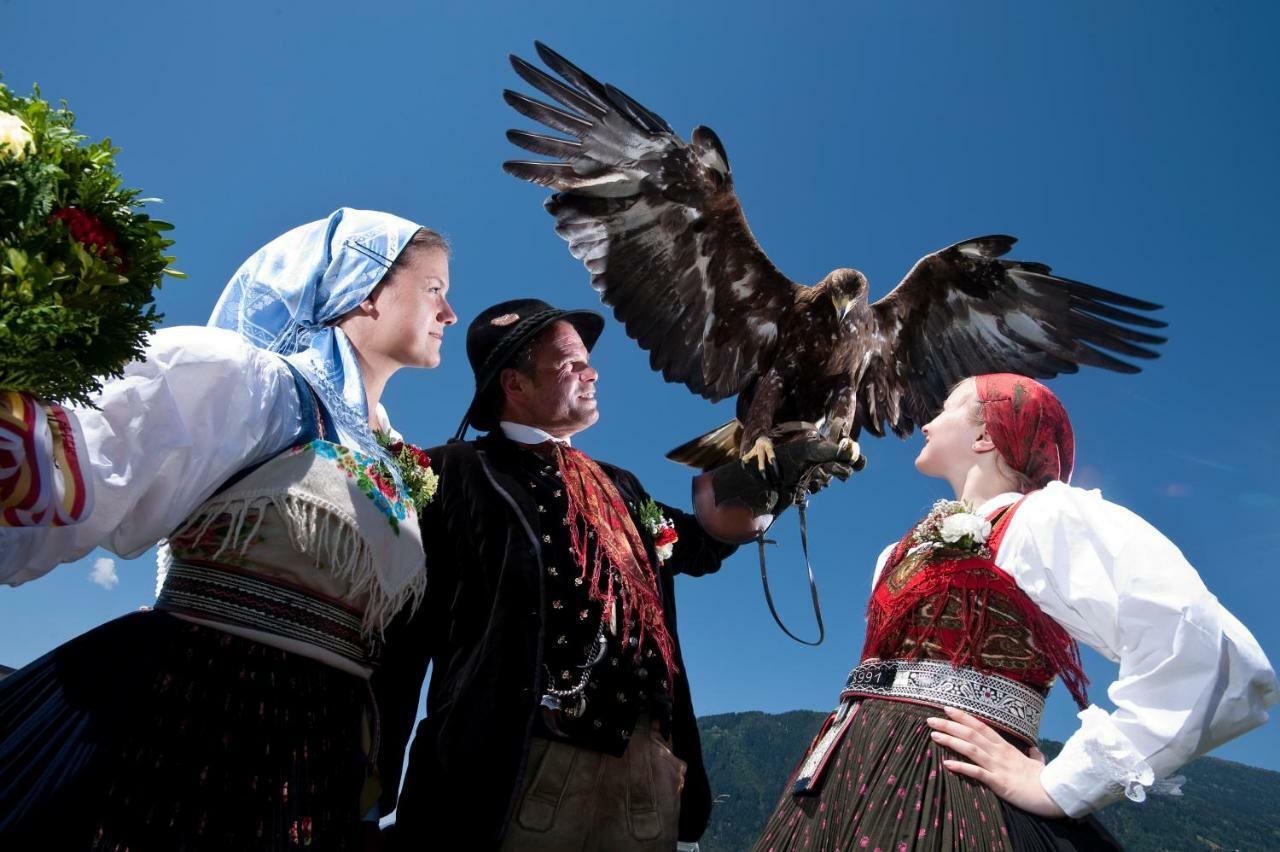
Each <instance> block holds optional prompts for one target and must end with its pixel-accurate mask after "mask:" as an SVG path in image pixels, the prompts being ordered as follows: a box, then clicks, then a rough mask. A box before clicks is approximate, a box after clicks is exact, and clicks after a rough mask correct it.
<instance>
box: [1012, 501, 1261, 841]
mask: <svg viewBox="0 0 1280 852" xmlns="http://www.w3.org/2000/svg"><path fill="white" fill-rule="evenodd" d="M996 561H997V564H998V565H1000V567H1001V568H1002V569H1004V570H1005V571H1007V572H1008V573H1010V574H1011V575H1012V576H1013V577H1014V579H1015V580H1016V581H1017V582H1018V585H1019V586H1020V587H1021V588H1022V589H1023V590H1024V591H1026V592H1027V594H1028V595H1029V596H1030V597H1031V598H1032V600H1034V601H1035V602H1036V604H1038V605H1039V606H1040V608H1041V609H1042V610H1044V612H1045V613H1046V614H1048V615H1049V616H1050V617H1052V618H1053V619H1054V620H1056V621H1058V622H1059V623H1060V624H1062V626H1063V627H1064V628H1066V630H1067V631H1068V632H1069V633H1070V634H1071V635H1072V636H1073V637H1075V638H1076V639H1077V640H1079V641H1080V642H1082V643H1085V644H1087V645H1089V646H1090V647H1092V648H1094V649H1095V650H1097V651H1098V652H1099V653H1101V654H1102V655H1103V656H1105V657H1107V658H1108V659H1110V660H1112V661H1113V662H1117V663H1119V675H1118V677H1117V679H1116V681H1115V682H1114V683H1112V684H1111V686H1110V687H1109V688H1108V689H1107V695H1108V696H1109V697H1110V699H1111V701H1112V702H1113V703H1114V704H1115V706H1116V710H1115V712H1113V713H1110V714H1108V713H1106V712H1105V711H1103V710H1102V709H1101V708H1099V707H1097V706H1090V707H1089V708H1087V709H1085V710H1084V711H1082V712H1081V713H1080V721H1081V723H1082V724H1081V726H1080V728H1079V729H1078V730H1077V731H1076V732H1075V734H1073V735H1072V736H1071V738H1070V739H1068V740H1067V742H1066V744H1065V745H1064V747H1063V749H1062V752H1061V753H1060V754H1059V755H1058V756H1057V757H1056V758H1054V759H1053V760H1052V761H1050V762H1049V763H1048V764H1047V765H1046V766H1045V768H1044V770H1043V771H1042V773H1041V776H1040V780H1041V783H1042V784H1043V786H1044V788H1045V791H1046V792H1048V794H1049V795H1050V797H1052V798H1053V800H1054V801H1055V802H1057V803H1058V805H1059V807H1061V808H1062V809H1063V810H1064V811H1066V813H1067V814H1068V815H1070V816H1073V817H1079V816H1082V815H1084V814H1086V813H1089V812H1090V811H1093V810H1096V809H1098V808H1100V807H1102V806H1104V805H1106V804H1108V803H1110V802H1112V801H1114V800H1116V799H1118V798H1120V797H1121V796H1124V795H1127V796H1128V797H1129V798H1130V799H1133V800H1135V801H1142V800H1143V799H1144V798H1145V795H1146V789H1147V788H1148V787H1150V786H1152V785H1153V784H1155V783H1158V782H1160V781H1161V780H1162V779H1166V778H1168V777H1169V776H1170V775H1171V774H1172V773H1173V772H1174V771H1175V770H1177V768H1178V767H1180V766H1182V765H1183V764H1184V763H1186V762H1187V761H1189V760H1191V759H1193V758H1195V757H1197V756H1199V755H1202V754H1204V753H1206V752H1208V751H1210V750H1211V749H1213V748H1215V747H1216V746H1218V745H1221V744H1222V743H1224V742H1226V741H1227V740H1230V739H1232V738H1234V737H1237V736H1239V735H1240V734H1243V733H1244V732H1246V731H1248V730H1250V729H1252V728H1255V727H1257V726H1259V725H1261V724H1262V723H1264V722H1265V721H1266V720H1267V707H1269V706H1270V705H1272V704H1275V703H1277V701H1280V687H1278V685H1277V681H1276V675H1275V672H1274V670H1273V669H1272V667H1271V664H1270V663H1269V662H1268V661H1267V658H1266V656H1265V655H1264V654H1263V652H1262V649H1261V648H1260V647H1259V646H1258V643H1257V641H1256V640H1255V639H1254V638H1253V636H1252V635H1251V634H1250V633H1249V631H1248V630H1247V629H1246V628H1245V627H1244V625H1243V624H1241V623H1240V622H1239V621H1238V620H1237V619H1236V618H1235V617H1234V616H1233V615H1232V614H1231V613H1229V612H1228V611H1227V610H1226V609H1225V608H1224V607H1223V606H1222V605H1221V604H1220V603H1219V602H1218V599H1217V598H1216V597H1214V596H1213V595H1212V594H1211V593H1210V592H1209V590H1208V589H1207V588H1205V585H1204V583H1203V582H1202V581H1201V579H1200V576H1199V575H1198V574H1197V573H1196V571H1195V569H1194V568H1192V567H1191V565H1190V564H1188V562H1187V560H1186V559H1185V558H1184V557H1183V555H1182V553H1181V552H1180V551H1179V550H1178V548H1177V547H1176V546H1174V544H1173V543H1172V542H1171V541H1169V540H1168V539H1167V538H1165V537H1164V536H1163V535H1161V534H1160V532H1159V531H1157V530H1156V529H1155V528H1154V527H1152V526H1151V525H1150V524H1148V523H1147V522H1146V521H1144V520H1143V519H1142V518H1140V517H1138V516H1137V515H1135V514H1133V513H1132V512H1130V511H1128V510H1127V509H1125V508H1123V507H1121V506H1118V505H1116V504H1114V503H1109V502H1107V501H1106V500H1104V499H1102V496H1101V494H1099V493H1098V492H1097V491H1085V490H1083V489H1079V488H1072V487H1070V486H1067V485H1064V484H1062V483H1053V484H1051V485H1050V486H1048V487H1047V488H1045V489H1043V490H1042V491H1039V492H1036V493H1034V494H1032V495H1031V496H1029V497H1028V498H1027V499H1026V501H1025V502H1024V503H1023V505H1022V506H1021V507H1020V508H1019V509H1018V511H1017V514H1016V515H1015V516H1014V518H1013V520H1012V521H1011V522H1010V524H1009V529H1008V532H1007V533H1006V536H1005V539H1004V541H1003V542H1002V544H1001V545H1000V548H999V552H998V554H997V559H996Z"/></svg>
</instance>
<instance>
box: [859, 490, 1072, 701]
mask: <svg viewBox="0 0 1280 852" xmlns="http://www.w3.org/2000/svg"><path fill="white" fill-rule="evenodd" d="M1016 508H1017V507H1016V506H1013V507H1005V508H1002V509H999V510H997V511H996V512H994V513H993V514H992V515H991V516H990V518H989V520H990V521H991V522H992V533H991V538H990V540H989V542H988V544H987V548H986V550H985V551H984V552H982V553H972V552H964V551H960V550H951V549H948V548H946V547H945V546H937V545H933V544H917V543H916V542H915V541H914V532H915V528H914V527H913V528H912V531H911V532H909V533H907V535H906V536H904V537H903V539H902V540H901V541H900V542H899V543H898V545H897V547H895V548H894V550H893V552H892V554H891V555H890V557H889V559H888V561H887V562H886V563H885V566H884V570H883V571H882V572H881V574H880V577H879V579H878V581H877V583H876V585H875V589H874V590H873V592H872V595H871V600H870V603H869V604H868V609H867V638H866V641H865V642H864V644H863V652H862V660H863V662H866V661H868V660H873V659H881V660H888V659H929V660H941V661H944V662H948V663H950V664H952V665H955V666H967V667H970V668H974V669H977V670H978V671H983V672H991V673H995V674H999V675H1002V676H1004V677H1007V678H1010V679H1011V680H1016V681H1018V682H1020V683H1024V684H1026V685H1028V686H1031V687H1033V688H1035V689H1037V690H1039V691H1041V692H1042V693H1043V692H1047V691H1048V689H1049V687H1050V685H1052V683H1053V681H1054V679H1055V678H1056V677H1062V679H1063V682H1064V683H1065V684H1066V686H1067V688H1068V689H1069V690H1070V691H1071V694H1072V697H1073V698H1075V700H1076V702H1077V704H1079V705H1080V706H1081V707H1086V706H1088V698H1087V696H1086V694H1085V686H1086V684H1087V682H1088V681H1087V679H1086V678H1085V676H1084V671H1083V668H1082V666H1081V663H1080V652H1079V647H1078V646H1077V645H1076V643H1075V641H1074V640H1073V639H1072V638H1071V637H1070V636H1069V635H1068V634H1067V633H1066V631H1065V630H1063V629H1062V627H1060V626H1059V625H1058V624H1057V623H1056V622H1054V621H1053V620H1052V619H1051V618H1049V617H1048V616H1046V615H1045V614H1044V613H1043V612H1041V610H1040V608H1039V607H1037V606H1036V605H1035V603H1034V602H1032V601H1031V599H1030V598H1028V597H1027V594H1026V593H1025V592H1023V591H1022V590H1021V589H1020V588H1018V585H1017V583H1016V582H1014V580H1013V578H1012V577H1010V576H1009V575H1008V574H1006V573H1005V572H1004V571H1002V570H1001V569H1000V568H999V567H997V566H996V563H995V554H996V553H997V552H998V549H999V546H1000V541H1001V539H1002V538H1003V536H1004V532H1005V530H1007V528H1008V525H1009V522H1010V521H1011V520H1012V518H1013V515H1014V512H1015V511H1016Z"/></svg>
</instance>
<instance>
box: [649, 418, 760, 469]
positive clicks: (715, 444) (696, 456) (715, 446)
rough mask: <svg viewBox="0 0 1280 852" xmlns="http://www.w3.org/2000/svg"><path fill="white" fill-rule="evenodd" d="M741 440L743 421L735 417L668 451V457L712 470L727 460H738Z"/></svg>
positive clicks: (681, 462) (691, 465)
mask: <svg viewBox="0 0 1280 852" xmlns="http://www.w3.org/2000/svg"><path fill="white" fill-rule="evenodd" d="M741 441H742V421H740V420H737V419H734V420H730V421H729V422H728V423H725V424H724V425H722V426H718V427H716V428H715V429H712V430H711V431H710V432H708V433H706V434H705V435H700V436H698V437H697V438H694V439H693V440H692V441H688V442H687V443H684V444H681V445H680V446H678V447H676V448H675V449H674V450H672V451H671V452H669V453H667V458H669V459H671V460H672V461H673V462H679V463H680V464H686V465H689V466H690V467H696V468H698V469H700V470H712V469H714V468H717V467H720V465H722V464H726V463H727V462H731V461H738V458H739V457H738V446H739V444H740V443H741Z"/></svg>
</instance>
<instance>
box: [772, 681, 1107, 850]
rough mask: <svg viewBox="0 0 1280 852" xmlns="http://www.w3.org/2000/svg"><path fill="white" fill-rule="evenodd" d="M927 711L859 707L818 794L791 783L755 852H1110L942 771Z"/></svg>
mask: <svg viewBox="0 0 1280 852" xmlns="http://www.w3.org/2000/svg"><path fill="white" fill-rule="evenodd" d="M940 715H942V713H941V711H940V710H938V709H936V708H933V707H925V706H921V705H917V704H908V703H905V702H899V701H884V700H865V701H863V702H862V703H861V704H860V705H859V706H858V707H857V709H856V711H855V716H854V718H853V721H852V722H851V723H850V726H849V729H848V730H847V731H846V732H845V734H844V739H843V740H842V741H841V743H840V744H839V746H837V749H836V752H835V754H834V755H832V756H831V758H830V760H829V762H828V764H827V767H826V773H825V775H824V776H823V780H822V785H821V787H820V788H819V789H818V791H817V793H816V794H814V795H810V796H801V797H796V796H793V795H792V794H791V781H792V780H794V779H791V780H789V781H788V783H787V787H786V789H785V790H784V791H783V794H782V798H781V799H780V800H779V802H778V805H777V807H776V808H775V809H774V812H773V815H772V816H771V817H770V818H769V822H768V824H767V825H766V826H765V830H764V834H763V835H762V836H761V838H760V840H759V841H757V842H756V845H755V849H756V850H757V852H794V851H795V850H805V851H806V852H809V850H814V852H816V850H823V852H834V851H835V850H861V849H867V850H880V852H908V850H966V852H977V850H1014V852H1024V850H1026V852H1041V850H1077V849H1078V850H1118V849H1120V848H1121V847H1120V846H1119V844H1117V843H1116V841H1115V840H1114V839H1113V838H1112V837H1111V836H1110V834H1109V833H1108V832H1107V831H1106V829H1104V828H1103V827H1102V826H1101V825H1100V824H1099V823H1098V822H1097V820H1094V819H1092V818H1089V819H1084V820H1072V819H1058V820H1049V819H1044V818H1041V817H1037V816H1034V815H1032V814H1029V813H1027V812H1026V811H1022V810H1019V809H1018V808H1015V807H1012V806H1010V805H1007V804H1006V803H1004V802H1003V801H1001V799H1000V798H999V797H998V796H996V795H995V793H993V792H992V791H991V790H990V789H989V788H988V787H986V786H985V785H983V784H979V783H978V782H976V781H973V780H972V779H969V778H966V777H965V776H963V775H958V774H956V773H954V772H951V771H950V770H948V769H947V768H946V767H944V766H943V765H942V761H943V760H944V759H946V758H952V757H958V755H956V754H955V753H953V752H951V751H949V750H948V749H944V748H942V747H940V746H938V745H937V744H936V743H934V742H933V740H932V739H931V738H930V736H929V734H930V733H931V731H932V729H931V728H930V727H929V726H928V725H927V724H925V719H927V718H928V717H930V716H940Z"/></svg>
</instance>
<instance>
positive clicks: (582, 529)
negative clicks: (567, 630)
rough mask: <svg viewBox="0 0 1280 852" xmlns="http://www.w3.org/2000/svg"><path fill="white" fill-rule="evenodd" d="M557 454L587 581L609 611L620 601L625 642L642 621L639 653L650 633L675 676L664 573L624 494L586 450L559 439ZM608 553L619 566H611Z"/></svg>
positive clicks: (574, 540)
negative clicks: (658, 571) (661, 588)
mask: <svg viewBox="0 0 1280 852" xmlns="http://www.w3.org/2000/svg"><path fill="white" fill-rule="evenodd" d="M555 453H556V461H557V462H558V463H559V465H560V475H561V477H562V478H563V479H564V493H565V497H566V498H568V502H569V515H568V520H569V535H570V541H571V544H572V547H573V555H574V558H575V559H576V560H577V562H578V567H579V568H580V569H581V570H582V578H583V579H584V580H585V581H587V588H588V590H589V591H588V595H589V596H590V598H591V599H592V600H598V601H600V602H601V603H602V605H603V606H604V607H606V610H605V611H606V612H608V607H612V606H613V605H614V602H615V601H617V603H618V605H619V607H620V608H621V610H622V613H621V614H622V645H623V647H626V645H627V640H628V639H629V638H630V636H631V631H632V629H633V624H634V625H636V627H637V628H638V630H639V637H638V640H639V641H638V642H637V643H636V653H637V654H638V653H639V651H640V648H641V647H642V646H643V645H644V639H645V637H646V636H649V637H652V638H653V642H654V644H655V645H657V647H658V650H659V652H660V653H661V654H662V659H663V662H665V663H666V664H667V671H668V672H670V673H671V674H672V675H674V674H675V673H676V671H677V668H676V664H675V643H674V642H673V640H672V638H671V633H670V632H669V631H668V630H667V622H666V618H665V616H664V615H663V611H662V599H661V598H660V597H659V595H658V578H657V577H656V575H655V574H654V570H653V566H652V565H651V564H650V563H649V557H648V554H647V551H646V550H645V546H644V540H643V539H642V538H640V533H639V531H638V530H637V529H636V525H635V523H633V522H632V520H631V515H630V513H629V512H628V511H627V506H626V504H625V503H624V502H623V500H622V495H620V494H619V493H618V488H617V486H615V485H614V484H613V480H611V479H609V477H608V476H607V475H606V474H605V472H604V471H603V470H601V469H600V465H598V464H596V463H595V462H594V461H593V460H592V459H591V458H589V457H588V456H587V455H585V454H584V453H582V452H580V451H579V450H575V449H573V448H572V447H569V446H565V445H564V444H561V443H559V442H556V443H555ZM591 533H594V534H595V541H596V547H595V551H594V556H593V557H592V558H591V559H588V547H587V539H588V538H590V534H591ZM606 558H607V559H608V565H609V566H612V567H613V569H614V570H612V571H610V570H608V566H606V564H605V559H606ZM588 562H590V564H589V565H588ZM615 583H616V585H615Z"/></svg>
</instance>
